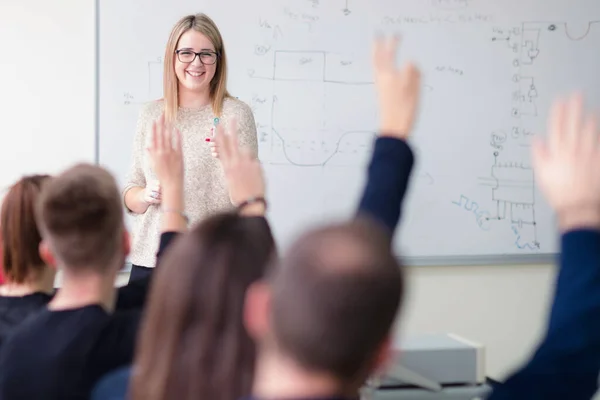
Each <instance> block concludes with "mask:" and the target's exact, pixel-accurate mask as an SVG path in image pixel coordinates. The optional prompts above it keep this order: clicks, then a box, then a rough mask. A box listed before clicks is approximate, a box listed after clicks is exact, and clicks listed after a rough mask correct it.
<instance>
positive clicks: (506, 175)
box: [100, 0, 600, 264]
mask: <svg viewBox="0 0 600 400" xmlns="http://www.w3.org/2000/svg"><path fill="white" fill-rule="evenodd" d="M201 3H202V4H197V3H196V2H193V1H192V0H177V1H176V2H174V3H173V4H172V5H170V6H169V7H166V6H165V5H164V4H161V2H156V3H152V4H146V3H142V0H130V1H129V2H127V3H126V4H124V3H122V2H118V1H117V0H104V1H103V2H102V3H101V8H102V9H103V10H101V11H103V12H101V14H100V15H104V16H106V17H105V19H104V20H102V18H101V21H100V22H101V40H100V43H101V44H102V43H103V44H102V46H103V47H102V48H101V52H100V59H101V61H100V63H101V70H100V85H101V99H100V100H101V101H100V104H101V107H100V109H101V121H103V122H102V123H101V127H100V139H101V140H100V158H101V160H100V161H101V162H103V163H105V164H106V165H108V166H109V167H110V168H111V169H112V170H113V171H115V173H116V175H117V176H118V177H119V178H120V179H122V177H123V176H124V174H125V172H126V169H127V168H126V167H127V165H128V162H129V158H130V154H131V149H130V144H129V143H128V142H129V141H130V139H131V138H132V134H133V129H134V127H135V119H136V116H137V110H138V109H139V106H140V105H141V104H142V103H144V102H146V101H151V100H155V99H158V98H161V97H162V75H163V60H162V56H159V55H161V54H163V51H164V48H163V47H162V46H163V45H164V42H165V40H166V38H167V37H168V34H169V31H170V29H171V26H172V23H174V22H175V21H176V20H177V19H178V18H179V17H181V16H182V15H184V14H186V13H190V12H197V11H198V7H200V8H201V9H202V11H204V12H206V13H208V14H209V15H210V16H211V17H212V18H214V20H215V21H216V22H217V24H218V25H219V28H220V29H221V32H222V34H223V37H224V39H225V43H226V47H227V53H228V58H229V89H230V92H231V93H232V95H234V96H236V97H238V98H240V99H241V100H243V101H245V102H246V103H247V104H248V105H250V107H251V108H252V110H253V112H254V117H255V120H256V128H257V134H258V141H259V157H260V161H261V163H262V164H263V166H264V168H265V172H266V176H267V179H268V182H269V185H268V187H269V193H268V196H269V198H270V203H271V204H272V209H271V213H270V216H269V218H270V220H271V223H272V225H273V229H274V232H275V234H276V237H277V239H278V242H279V243H280V244H281V245H282V247H285V245H286V244H287V243H289V242H290V240H292V238H294V237H295V236H296V235H297V234H298V233H299V232H301V231H302V230H303V229H305V228H306V227H309V226H311V225H312V224H315V223H321V222H325V221H329V220H336V219H337V218H341V217H347V216H348V215H350V214H351V213H352V212H353V210H354V209H355V206H356V202H357V201H358V195H359V194H360V191H361V189H362V186H363V184H364V178H365V167H366V164H367V162H368V161H369V157H370V155H371V150H372V146H373V143H374V139H375V137H376V135H377V131H378V125H379V115H378V109H377V97H376V92H375V87H374V83H373V74H372V69H371V65H370V64H371V43H372V38H373V34H374V32H388V33H390V32H398V31H399V32H401V33H402V35H403V43H402V48H401V51H400V55H399V59H400V60H402V61H404V60H407V59H411V60H415V61H416V62H417V64H419V67H420V68H421V70H422V72H423V88H422V101H421V107H420V116H419V119H418V122H417V125H416V127H415V131H414V132H413V134H412V135H411V138H410V142H411V147H412V148H413V150H414V152H415V155H416V165H415V170H414V173H413V179H412V182H411V186H410V191H409V193H408V197H407V201H406V204H405V206H404V209H403V222H402V226H401V230H400V232H399V234H398V235H397V239H396V248H397V249H398V252H399V253H401V254H403V255H404V256H406V257H407V259H408V260H410V259H439V260H441V261H440V263H442V264H448V263H452V260H453V259H456V260H458V261H456V262H457V263H460V260H463V259H464V257H465V256H466V257H467V258H468V257H469V256H473V257H484V256H487V255H496V256H505V255H510V256H514V257H519V256H520V255H536V254H548V253H552V252H555V251H556V245H557V232H556V227H555V225H554V216H553V214H552V211H551V209H550V208H549V206H548V204H546V202H545V200H544V198H543V196H542V195H541V193H540V192H539V189H538V188H537V186H536V180H535V173H534V170H533V168H532V165H531V159H530V150H531V149H530V141H531V139H532V137H533V136H535V135H543V134H545V131H546V121H547V116H548V110H549V109H550V106H551V103H552V100H553V99H554V98H555V97H556V96H558V95H564V94H566V93H569V92H572V91H573V90H576V89H581V88H584V89H585V88H592V87H600V74H598V71H600V56H599V55H598V52H597V51H596V49H597V48H599V47H600V3H597V2H595V1H592V0H576V1H568V0H551V1H544V0H427V1H421V0H407V1H404V2H402V5H399V4H398V3H397V2H395V1H393V0H374V1H367V0H335V1H327V2H325V1H323V0H277V1H276V2H275V3H272V2H268V1H267V0H257V1H256V2H253V5H252V7H250V6H246V5H240V3H238V2H235V1H233V0H221V1H216V0H205V1H202V2H201ZM574 3H577V4H574ZM142 4H144V5H143V6H144V8H145V9H147V10H148V15H149V17H148V18H149V20H147V21H145V22H144V23H143V24H142V23H141V22H139V21H137V19H136V15H137V14H136V11H135V7H138V6H140V5H142ZM165 4H166V3H165ZM165 7H166V8H165ZM167 9H168V10H167ZM231 9H239V11H240V12H236V13H234V14H232V13H231V12H230V10H231ZM111 15H124V16H127V18H126V19H127V21H129V22H130V24H122V23H121V24H117V25H114V24H112V25H111V21H110V19H111V17H110V16H111ZM124 18H125V17H124ZM150 27H152V29H151V28H150ZM102 32H104V33H102ZM141 37H144V38H146V39H143V41H142V42H140V40H141V39H139V38H141ZM117 57H118V58H117ZM123 65H126V66H127V67H125V68H124V67H123ZM103 71H104V72H103ZM586 94H587V95H588V98H587V100H588V102H589V104H590V105H591V106H600V92H599V91H597V90H589V91H588V92H587V93H586ZM125 142H127V143H125ZM116 149H117V150H116ZM117 153H118V154H117ZM521 260H522V259H521Z"/></svg>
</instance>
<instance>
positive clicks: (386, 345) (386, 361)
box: [373, 334, 397, 374]
mask: <svg viewBox="0 0 600 400" xmlns="http://www.w3.org/2000/svg"><path fill="white" fill-rule="evenodd" d="M394 350H395V349H394V344H393V340H392V337H391V334H388V336H387V337H386V338H385V340H384V341H383V342H382V343H381V345H380V346H379V349H378V350H377V353H376V354H375V360H374V362H373V372H375V373H376V374H380V373H385V371H387V370H388V368H389V367H390V365H391V364H392V362H393V361H394V359H395V356H397V354H394V353H395V351H394Z"/></svg>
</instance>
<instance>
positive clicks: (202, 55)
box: [123, 14, 258, 280]
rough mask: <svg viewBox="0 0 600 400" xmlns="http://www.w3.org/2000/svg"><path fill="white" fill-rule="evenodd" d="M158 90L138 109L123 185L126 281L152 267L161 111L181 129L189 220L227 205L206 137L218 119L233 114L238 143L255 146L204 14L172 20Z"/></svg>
mask: <svg viewBox="0 0 600 400" xmlns="http://www.w3.org/2000/svg"><path fill="white" fill-rule="evenodd" d="M163 90H164V98H163V99H161V100H158V101H153V102H150V103H147V104H145V105H144V106H143V108H142V111H141V113H140V116H139V119H138V123H137V128H136V133H135V139H134V144H133V157H132V158H133V160H132V165H131V169H130V171H129V174H128V177H127V181H126V182H127V183H126V186H125V188H124V191H123V197H124V201H125V206H126V209H127V211H128V212H129V213H130V214H132V215H135V216H136V218H135V225H134V229H133V245H132V249H131V254H130V259H131V262H132V264H133V267H132V271H131V278H130V280H135V279H138V278H141V277H144V276H146V275H147V274H149V273H150V272H151V268H153V267H154V263H155V258H156V251H157V249H158V241H159V224H160V218H161V209H160V196H161V188H160V182H158V181H157V180H156V176H155V175H154V173H153V171H152V170H151V169H150V164H149V160H148V157H147V155H146V147H147V141H148V140H149V138H150V137H151V130H152V124H153V122H154V121H155V120H157V119H158V118H160V117H161V115H163V114H164V118H165V121H166V123H168V124H174V125H175V127H176V128H177V129H179V131H180V132H181V136H182V145H183V158H184V168H185V176H184V187H185V196H184V201H185V214H186V216H187V217H188V218H189V223H190V224H194V223H196V222H197V221H199V220H201V219H203V218H204V217H206V216H208V215H212V214H215V213H217V212H220V211H224V210H227V209H230V208H232V207H233V205H232V204H231V201H230V199H229V194H228V192H227V187H226V184H225V178H224V174H223V171H222V168H221V165H220V162H219V160H218V157H217V152H216V149H215V147H214V142H213V141H212V136H213V132H214V131H215V129H214V128H215V126H216V124H217V123H224V124H229V123H230V122H231V121H233V120H235V121H236V122H237V126H238V135H239V136H238V137H239V140H240V143H241V144H242V145H244V146H246V147H247V148H249V149H250V150H251V151H253V152H254V154H255V155H256V154H257V153H258V143H257V137H256V124H255V121H254V117H253V115H252V111H251V109H250V107H249V106H248V105H247V104H246V103H244V102H242V101H240V100H237V99H235V98H233V97H231V96H230V95H229V93H228V92H227V58H226V56H225V47H224V45H223V39H222V37H221V34H220V32H219V29H218V28H217V26H216V25H215V23H214V22H213V21H212V20H211V19H210V18H209V17H208V16H206V15H204V14H197V15H188V16H186V17H184V18H182V19H181V20H180V21H179V22H177V24H176V25H175V26H174V27H173V29H172V31H171V35H170V37H169V41H168V43H167V48H166V51H165V57H164V81H163Z"/></svg>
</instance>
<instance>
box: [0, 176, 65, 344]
mask: <svg viewBox="0 0 600 400" xmlns="http://www.w3.org/2000/svg"><path fill="white" fill-rule="evenodd" d="M49 178H50V176H48V175H30V176H25V177H23V178H21V179H20V180H19V181H17V182H16V183H15V184H14V185H12V187H11V188H10V189H9V191H8V193H7V194H6V196H5V197H4V200H3V202H2V209H1V211H0V232H1V235H0V241H1V245H2V275H3V278H4V281H5V282H4V284H3V286H0V344H1V343H2V342H3V341H4V338H5V337H6V336H7V335H8V333H9V332H10V331H11V330H12V328H14V327H15V326H16V325H17V324H19V323H20V322H21V321H23V320H24V319H25V318H26V317H28V316H29V315H31V314H32V313H33V312H35V311H37V310H39V309H40V308H42V307H44V306H45V305H46V304H48V302H49V301H50V300H51V299H52V296H53V294H54V278H55V275H56V270H55V268H53V267H52V266H50V265H48V264H47V263H46V262H45V261H44V260H42V258H41V257H40V253H39V247H40V242H41V241H42V238H41V236H40V232H39V231H38V228H37V224H36V218H35V204H36V202H37V200H38V197H39V196H40V193H41V190H42V186H43V185H44V184H45V183H46V182H47V181H48V179H49Z"/></svg>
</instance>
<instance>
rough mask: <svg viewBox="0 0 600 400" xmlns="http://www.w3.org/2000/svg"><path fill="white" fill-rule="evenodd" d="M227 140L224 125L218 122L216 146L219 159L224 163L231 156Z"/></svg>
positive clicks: (227, 136)
mask: <svg viewBox="0 0 600 400" xmlns="http://www.w3.org/2000/svg"><path fill="white" fill-rule="evenodd" d="M229 140H230V138H229V135H227V134H226V133H225V127H224V126H223V124H219V126H217V136H216V146H219V153H220V154H219V155H220V159H221V161H222V162H224V163H227V162H228V161H229V159H230V158H231V156H230V153H229V144H228V142H229ZM211 144H212V143H211Z"/></svg>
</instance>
